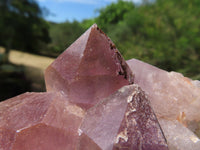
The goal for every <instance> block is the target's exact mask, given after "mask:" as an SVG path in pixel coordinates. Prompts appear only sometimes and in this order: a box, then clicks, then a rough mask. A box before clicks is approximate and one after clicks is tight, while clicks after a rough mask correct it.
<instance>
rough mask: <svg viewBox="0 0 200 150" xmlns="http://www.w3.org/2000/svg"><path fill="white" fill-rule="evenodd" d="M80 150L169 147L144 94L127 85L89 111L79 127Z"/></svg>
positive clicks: (163, 148) (131, 149)
mask: <svg viewBox="0 0 200 150" xmlns="http://www.w3.org/2000/svg"><path fill="white" fill-rule="evenodd" d="M80 134H81V139H80V145H79V150H82V149H85V150H89V149H90V148H85V147H87V146H88V145H94V144H96V145H98V146H99V147H97V148H96V149H97V150H98V149H101V150H118V149H123V150H125V149H126V150H139V149H142V150H168V146H167V143H166V140H165V138H164V135H163V134H162V131H161V129H160V126H159V124H158V121H157V119H156V116H155V115H154V112H153V110H152V108H151V106H150V103H149V101H148V100H147V98H146V96H145V94H144V92H143V91H141V89H140V88H139V87H138V86H137V85H130V86H125V87H122V88H121V89H119V90H118V91H117V92H115V93H114V94H113V95H110V96H109V97H108V98H106V99H105V100H102V101H101V102H100V103H99V104H97V105H96V106H95V107H93V108H91V109H90V110H88V112H87V114H86V116H85V118H84V121H83V123H82V125H81V128H80Z"/></svg>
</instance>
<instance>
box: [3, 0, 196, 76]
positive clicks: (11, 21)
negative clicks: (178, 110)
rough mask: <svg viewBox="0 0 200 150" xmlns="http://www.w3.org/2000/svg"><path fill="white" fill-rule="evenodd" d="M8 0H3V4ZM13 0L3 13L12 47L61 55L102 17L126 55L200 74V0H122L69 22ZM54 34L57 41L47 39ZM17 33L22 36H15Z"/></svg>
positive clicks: (30, 2) (27, 2)
mask: <svg viewBox="0 0 200 150" xmlns="http://www.w3.org/2000/svg"><path fill="white" fill-rule="evenodd" d="M4 1H5V2H6V1H8V0H2V1H0V7H1V5H2V4H3V3H2V2H4ZM9 1H11V2H13V3H11V5H10V6H12V7H11V8H12V9H10V8H9V9H8V8H6V9H8V10H12V11H11V12H9V13H8V12H7V13H5V15H3V16H0V30H1V31H3V32H1V33H0V45H3V46H6V43H9V42H11V43H12V48H17V49H21V50H26V51H31V50H32V51H34V50H35V51H37V53H40V54H45V55H49V56H58V55H59V54H60V53H61V52H63V51H64V50H65V49H66V48H67V47H68V46H70V44H71V43H72V42H74V41H75V40H76V39H77V38H78V37H79V36H80V35H81V34H82V33H83V32H84V31H85V30H87V28H89V27H90V26H91V25H92V24H93V23H97V24H98V26H99V27H100V28H102V30H103V31H104V32H105V33H106V34H107V35H108V36H109V37H110V38H111V39H112V40H113V41H114V43H115V44H116V46H117V47H118V49H119V50H120V52H121V53H122V55H123V56H124V57H125V59H130V58H137V59H140V60H143V61H145V62H148V63H150V64H153V65H155V66H157V67H160V68H162V69H165V70H168V71H172V70H173V71H178V72H181V73H183V74H184V75H185V76H188V77H192V78H193V79H200V60H199V58H200V16H199V14H200V7H199V6H200V1H199V0H182V1H180V0H154V1H152V0H149V1H150V2H149V1H148V0H143V3H142V4H141V5H136V4H134V3H132V2H130V1H122V0H118V1H117V2H114V3H111V4H110V5H108V6H106V7H104V8H101V9H99V10H97V12H98V14H99V15H98V16H97V17H96V18H91V19H86V20H83V21H81V22H78V21H73V22H69V21H66V22H64V23H47V22H46V21H44V19H42V17H43V16H42V11H41V9H40V8H39V7H38V5H37V4H36V2H35V1H34V0H23V3H20V2H19V1H17V0H9ZM19 3H20V4H19ZM25 6H26V7H25ZM3 11H4V12H5V10H2V9H0V15H2V12H3ZM13 16H14V17H13ZM16 22H17V23H16ZM30 22H31V23H30ZM6 25H7V27H5V26H6ZM13 33H15V34H13ZM19 33H20V34H19ZM48 35H50V39H51V42H50V43H49V44H47V45H45V44H44V43H45V42H48V41H49V36H48ZM14 36H15V37H14ZM13 38H15V39H17V40H16V41H15V42H13V40H10V41H9V39H13ZM22 41H23V42H22ZM29 41H31V42H29ZM41 41H42V42H41ZM8 45H9V44H8Z"/></svg>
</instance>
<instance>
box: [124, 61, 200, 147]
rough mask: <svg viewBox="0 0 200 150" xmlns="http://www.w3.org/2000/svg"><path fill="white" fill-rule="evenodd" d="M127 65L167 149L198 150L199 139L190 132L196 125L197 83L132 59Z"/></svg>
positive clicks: (199, 97) (198, 106)
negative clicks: (164, 138)
mask: <svg viewBox="0 0 200 150" xmlns="http://www.w3.org/2000/svg"><path fill="white" fill-rule="evenodd" d="M127 63H128V64H129V66H130V68H131V69H132V71H134V73H135V83H136V84H138V85H139V86H140V87H141V88H142V89H143V90H144V91H145V92H146V93H147V95H148V98H149V100H150V101H151V104H152V107H153V109H154V112H155V114H156V115H157V117H158V120H159V121H160V123H161V127H162V129H163V131H164V133H165V135H166V138H167V141H168V143H169V145H170V149H174V150H183V149H187V150H199V149H200V139H199V138H198V137H197V136H196V135H195V134H194V133H193V132H192V131H195V130H196V128H197V127H198V124H199V123H200V111H199V110H200V88H199V81H192V80H191V79H189V78H186V77H184V76H183V75H182V74H180V73H176V72H167V71H164V70H161V69H159V68H156V67H154V66H152V65H150V64H147V63H144V62H142V61H139V60H136V59H131V60H128V61H127ZM161 120H162V121H161ZM177 121H178V122H177ZM191 124H192V125H191Z"/></svg>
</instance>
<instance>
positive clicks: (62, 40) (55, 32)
mask: <svg viewBox="0 0 200 150" xmlns="http://www.w3.org/2000/svg"><path fill="white" fill-rule="evenodd" d="M83 32H84V28H83V27H82V26H81V24H80V23H79V22H77V21H73V22H69V21H66V22H64V23H59V24H56V23H51V24H50V31H49V33H50V36H51V39H52V42H51V43H50V44H49V45H48V48H49V49H50V51H51V52H53V53H57V54H59V53H61V52H62V51H64V50H65V49H66V48H67V47H68V46H70V45H71V44H72V43H73V42H74V41H75V40H76V39H77V38H78V37H79V36H80V35H81V34H82V33H83Z"/></svg>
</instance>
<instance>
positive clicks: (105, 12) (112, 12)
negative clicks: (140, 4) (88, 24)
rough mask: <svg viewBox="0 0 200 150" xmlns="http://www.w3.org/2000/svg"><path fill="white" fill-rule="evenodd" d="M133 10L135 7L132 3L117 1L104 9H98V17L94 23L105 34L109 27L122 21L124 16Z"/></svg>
mask: <svg viewBox="0 0 200 150" xmlns="http://www.w3.org/2000/svg"><path fill="white" fill-rule="evenodd" d="M134 8H135V5H134V4H133V2H128V1H123V0H118V1H117V2H115V3H111V4H110V5H108V6H106V7H105V8H101V9H99V10H98V12H99V16H98V17H97V18H96V22H97V24H98V25H99V26H100V28H102V29H103V30H104V31H105V32H107V31H108V28H109V26H111V25H112V24H117V23H119V22H120V21H122V20H123V19H124V17H125V15H126V14H127V13H128V12H130V11H131V10H132V9H134Z"/></svg>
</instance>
